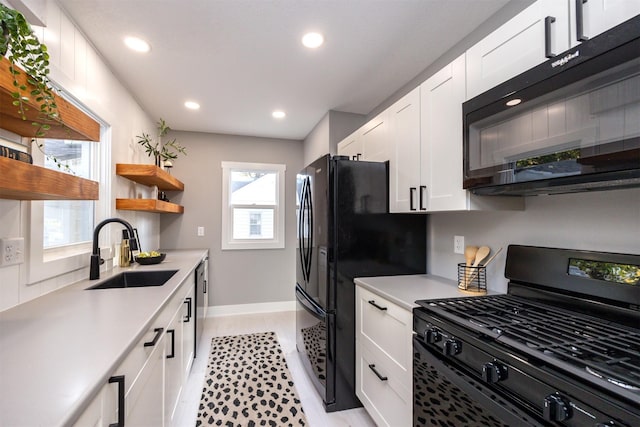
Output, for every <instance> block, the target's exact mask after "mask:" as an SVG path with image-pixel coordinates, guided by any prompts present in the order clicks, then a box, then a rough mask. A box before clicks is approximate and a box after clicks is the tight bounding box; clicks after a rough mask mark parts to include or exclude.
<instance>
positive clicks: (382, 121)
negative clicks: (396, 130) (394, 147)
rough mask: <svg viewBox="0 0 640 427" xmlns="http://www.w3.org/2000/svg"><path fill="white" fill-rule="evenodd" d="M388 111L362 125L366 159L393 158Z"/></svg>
mask: <svg viewBox="0 0 640 427" xmlns="http://www.w3.org/2000/svg"><path fill="white" fill-rule="evenodd" d="M387 111H388V110H385V111H384V112H383V113H380V114H379V115H378V116H376V117H375V118H373V119H371V120H370V121H369V122H367V124H365V125H364V126H363V127H362V137H361V139H362V149H363V150H364V160H368V161H372V162H386V161H387V160H389V159H390V158H391V149H390V144H389V130H388V128H389V122H388V119H387Z"/></svg>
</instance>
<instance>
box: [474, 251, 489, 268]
mask: <svg viewBox="0 0 640 427" xmlns="http://www.w3.org/2000/svg"><path fill="white" fill-rule="evenodd" d="M490 253H491V248H490V247H489V246H480V248H478V251H477V252H476V256H475V261H474V262H473V265H472V267H477V266H479V265H480V263H481V262H482V261H484V259H485V258H486V257H488V256H489V254H490Z"/></svg>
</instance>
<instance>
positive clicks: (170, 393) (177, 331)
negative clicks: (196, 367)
mask: <svg viewBox="0 0 640 427" xmlns="http://www.w3.org/2000/svg"><path fill="white" fill-rule="evenodd" d="M183 312H184V310H183V308H182V307H180V308H179V309H178V310H177V311H176V312H175V314H174V316H173V319H171V323H169V326H167V336H166V338H165V341H166V345H165V361H164V388H165V396H164V420H165V426H171V425H175V423H174V422H173V421H174V420H173V417H174V415H175V410H176V407H177V405H178V401H179V399H180V394H181V392H182V385H183V378H182V360H183V351H182V341H183V327H182V325H183V314H184V313H183Z"/></svg>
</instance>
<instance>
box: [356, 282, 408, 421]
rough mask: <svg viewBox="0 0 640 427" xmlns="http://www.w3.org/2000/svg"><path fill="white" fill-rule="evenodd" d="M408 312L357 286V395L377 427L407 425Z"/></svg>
mask: <svg viewBox="0 0 640 427" xmlns="http://www.w3.org/2000/svg"><path fill="white" fill-rule="evenodd" d="M412 319H413V317H412V314H411V311H409V310H407V309H405V308H402V307H400V306H398V305H397V304H394V303H393V302H391V301H389V300H387V299H385V298H383V297H381V296H379V295H377V294H375V293H373V292H371V291H369V290H367V289H365V288H363V287H361V286H359V285H356V395H357V396H358V398H359V399H360V401H361V402H362V404H363V406H364V407H365V409H366V410H367V412H368V413H369V415H370V416H371V417H372V418H373V420H374V421H375V422H376V424H377V425H378V426H394V427H400V426H410V425H411V417H412V407H413V406H412V405H413V400H412V378H413V365H412V363H413V362H412V361H413V359H412V354H413V352H412V341H411V338H412V333H413V332H412Z"/></svg>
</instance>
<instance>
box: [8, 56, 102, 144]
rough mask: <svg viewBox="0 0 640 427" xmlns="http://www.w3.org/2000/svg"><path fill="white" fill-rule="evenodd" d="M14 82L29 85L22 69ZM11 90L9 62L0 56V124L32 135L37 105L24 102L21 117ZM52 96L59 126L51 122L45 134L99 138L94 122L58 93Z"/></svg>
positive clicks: (84, 138) (23, 133)
mask: <svg viewBox="0 0 640 427" xmlns="http://www.w3.org/2000/svg"><path fill="white" fill-rule="evenodd" d="M18 83H19V84H21V85H25V86H27V88H29V86H31V85H30V84H29V82H28V81H27V76H26V74H25V73H24V72H21V73H20V74H19V75H18ZM27 90H29V89H27ZM13 92H14V85H13V76H12V75H11V73H10V72H9V62H8V60H7V59H6V58H4V57H0V128H2V129H6V130H8V131H11V132H13V133H16V134H18V135H20V136H24V137H34V136H35V134H36V131H37V129H38V128H37V127H36V126H33V125H32V122H34V121H38V117H37V116H38V112H39V111H40V107H39V106H38V105H37V104H35V103H29V102H28V103H27V104H28V107H29V109H28V110H27V111H26V112H25V114H26V117H27V118H26V120H23V119H22V117H21V115H20V113H19V112H18V110H17V108H16V107H15V106H14V105H13V97H12V93H13ZM55 98H56V99H55V102H56V105H57V106H58V113H59V116H60V120H59V123H60V126H56V125H52V126H51V129H49V130H48V131H47V133H46V137H47V138H56V139H72V140H81V141H100V124H99V123H98V122H96V121H95V120H93V119H92V118H91V117H89V116H88V115H86V114H85V113H84V112H83V111H82V110H80V109H79V108H77V107H75V106H74V105H72V104H71V103H69V102H67V101H65V100H64V99H63V98H61V97H60V96H57V95H56V96H55Z"/></svg>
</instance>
